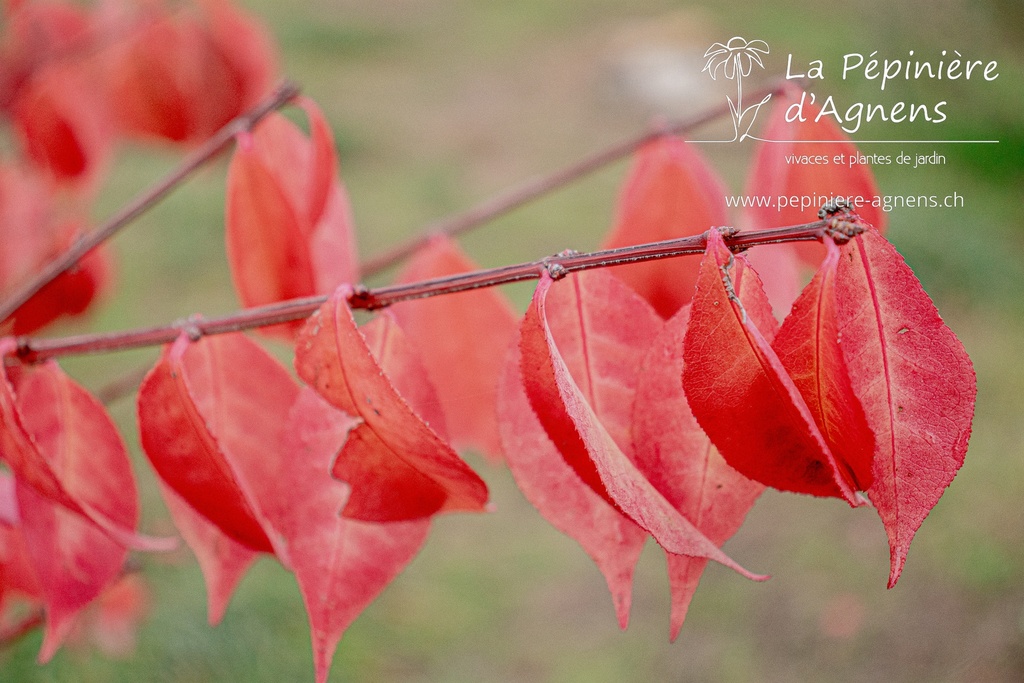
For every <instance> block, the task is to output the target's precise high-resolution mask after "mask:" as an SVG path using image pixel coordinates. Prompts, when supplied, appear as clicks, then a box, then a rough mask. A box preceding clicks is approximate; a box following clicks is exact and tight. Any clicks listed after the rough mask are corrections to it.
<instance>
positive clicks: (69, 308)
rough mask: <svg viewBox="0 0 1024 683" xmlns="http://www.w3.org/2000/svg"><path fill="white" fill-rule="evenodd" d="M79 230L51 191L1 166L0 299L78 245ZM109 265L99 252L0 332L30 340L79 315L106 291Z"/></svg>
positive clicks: (105, 255) (105, 254) (5, 323)
mask: <svg viewBox="0 0 1024 683" xmlns="http://www.w3.org/2000/svg"><path fill="white" fill-rule="evenodd" d="M79 231H80V226H79V225H78V223H77V222H75V221H68V220H63V219H62V217H61V216H60V215H59V214H58V206H57V203H56V201H55V198H54V195H53V190H52V188H51V187H49V186H48V185H47V183H45V182H44V181H43V180H42V179H41V178H40V177H39V176H38V175H37V174H36V173H33V172H32V171H31V170H29V169H17V168H12V167H2V166H0V241H2V243H3V244H4V248H3V249H2V250H0V298H2V297H4V296H7V295H8V294H9V293H10V292H12V291H14V290H15V289H16V288H18V287H20V286H22V285H23V284H25V282H27V281H28V280H29V279H30V278H31V277H33V276H34V275H36V273H37V272H38V271H39V269H41V268H42V267H43V266H44V265H46V263H48V262H49V261H50V260H51V259H52V258H54V257H55V256H57V255H58V254H59V253H61V252H63V251H64V250H65V249H66V248H67V247H68V246H69V245H70V244H71V243H72V242H73V241H74V240H75V239H77V237H78V235H79ZM112 271H113V264H112V261H111V259H110V256H109V251H108V250H107V248H106V247H100V248H98V249H96V250H94V251H92V252H91V253H90V254H88V255H87V256H86V257H85V258H83V259H82V261H81V262H79V264H78V265H76V266H75V267H73V268H71V269H69V270H68V271H67V272H65V273H62V274H61V275H60V276H58V277H57V278H56V279H54V280H53V281H52V282H51V283H50V284H48V285H47V286H46V287H44V288H43V289H42V290H40V291H39V292H38V293H37V294H36V295H35V296H33V297H32V298H31V299H29V300H28V301H26V302H25V303H24V304H23V305H22V306H21V307H19V308H18V310H16V311H15V312H14V313H13V314H12V315H11V316H10V317H9V318H8V319H7V320H5V321H3V323H2V324H0V328H2V329H4V330H5V331H6V332H7V333H9V334H17V335H21V334H29V333H32V332H35V331H36V330H38V329H40V328H42V327H44V326H46V325H48V324H49V323H51V322H53V321H54V320H56V319H58V318H60V317H61V316H64V315H72V316H73V315H80V314H82V313H84V312H85V311H86V310H87V309H88V307H89V306H90V305H91V304H92V303H93V301H95V299H96V297H97V296H98V295H99V294H100V293H101V292H102V291H103V290H104V289H106V288H107V286H108V285H109V282H110V280H112Z"/></svg>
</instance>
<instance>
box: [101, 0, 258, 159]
mask: <svg viewBox="0 0 1024 683" xmlns="http://www.w3.org/2000/svg"><path fill="white" fill-rule="evenodd" d="M133 24H134V25H133ZM122 30H123V31H124V32H125V33H127V34H128V35H129V38H128V39H127V40H125V41H123V43H121V44H118V45H115V46H114V47H113V49H110V50H107V51H106V52H107V54H108V57H107V58H108V64H107V67H106V71H107V77H108V79H109V81H110V84H111V85H110V91H111V92H110V99H111V101H112V103H113V105H114V109H115V112H116V115H117V116H116V118H117V120H118V123H119V125H120V126H121V128H122V129H123V130H124V131H125V132H126V133H129V134H135V135H138V136H142V137H157V138H163V139H165V140H170V141H173V142H185V143H193V142H199V141H201V140H204V139H206V138H208V137H209V136H210V135H211V134H213V133H214V132H215V131H217V130H218V129H219V128H220V127H222V126H223V125H224V124H226V123H227V122H228V121H230V120H231V119H232V118H234V117H235V116H238V115H239V114H241V113H242V112H243V111H245V110H246V109H247V108H249V107H251V106H252V105H253V104H255V103H256V101H257V100H258V98H259V97H260V96H261V95H262V94H263V93H265V92H266V91H267V90H268V89H269V87H270V82H271V78H272V76H273V74H274V72H275V71H276V66H275V62H276V58H275V56H274V54H273V50H272V49H271V45H270V41H269V40H268V39H267V37H266V34H265V32H264V31H263V29H262V28H261V27H260V26H259V25H258V24H257V23H256V22H255V21H254V20H253V19H251V18H250V17H248V16H246V15H245V14H243V13H241V12H239V11H238V10H237V9H235V8H234V7H232V6H231V5H230V4H229V3H227V2H219V1H218V2H214V1H212V0H208V1H206V2H202V3H200V8H199V10H198V11H191V12H189V11H185V12H175V13H174V14H173V15H172V14H171V13H170V12H168V11H167V9H166V8H164V7H160V6H155V7H154V6H150V7H147V8H144V11H143V12H142V13H141V16H139V17H135V18H131V19H126V20H125V23H124V26H123V28H122Z"/></svg>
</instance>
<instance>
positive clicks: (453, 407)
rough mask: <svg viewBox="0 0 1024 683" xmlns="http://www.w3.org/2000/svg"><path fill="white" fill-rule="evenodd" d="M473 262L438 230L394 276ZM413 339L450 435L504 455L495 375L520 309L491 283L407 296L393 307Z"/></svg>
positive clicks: (469, 266) (410, 277) (462, 268)
mask: <svg viewBox="0 0 1024 683" xmlns="http://www.w3.org/2000/svg"><path fill="white" fill-rule="evenodd" d="M475 269H476V264H474V263H473V262H472V261H470V260H469V258H468V257H467V256H466V255H465V254H464V253H463V252H462V250H461V249H459V247H458V245H457V244H455V242H453V241H452V240H451V239H449V238H447V237H443V236H438V237H436V238H434V239H433V240H432V241H431V242H430V244H429V245H428V246H426V247H424V248H423V249H421V250H420V251H419V252H417V254H416V255H415V256H414V257H413V259H412V260H411V261H410V262H409V263H408V264H407V265H406V267H405V268H404V269H403V270H402V273H401V275H399V277H398V279H397V282H416V281H419V280H429V279H431V278H435V277H443V276H445V275H454V274H456V273H464V272H468V271H471V270H475ZM392 310H393V312H394V314H395V317H396V318H397V319H398V322H399V324H400V325H401V327H402V330H403V331H404V332H405V333H406V335H408V337H409V338H410V340H412V341H413V342H414V343H415V344H416V348H417V350H418V351H419V354H420V357H421V358H422V359H423V363H424V365H425V366H426V369H427V372H428V373H429V375H430V379H431V382H432V383H433V385H434V386H435V387H436V388H437V393H438V397H439V398H440V400H441V404H442V405H443V406H444V412H445V422H446V423H447V425H448V430H449V432H450V435H451V438H452V442H453V443H454V444H455V445H456V446H459V447H468V448H476V449H479V450H480V451H481V452H483V453H484V454H486V455H487V456H489V457H490V458H491V459H492V460H498V459H500V457H501V443H500V440H499V436H498V424H497V421H496V420H495V405H496V400H497V390H498V376H499V371H500V369H501V364H500V363H496V362H495V359H496V358H503V357H504V356H505V354H506V352H507V351H508V348H509V346H510V345H511V343H512V340H513V339H514V337H515V334H516V325H517V322H516V315H515V313H513V311H512V307H511V306H510V305H509V303H508V300H507V299H505V298H504V297H503V296H502V295H501V294H499V293H498V292H497V291H495V290H494V289H478V290H473V291H468V292H460V293H458V294H453V295H450V296H436V297H432V298H429V299H421V300H417V301H408V302H404V303H400V304H397V305H396V306H393V307H392Z"/></svg>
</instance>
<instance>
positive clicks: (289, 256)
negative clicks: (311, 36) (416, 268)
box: [225, 100, 357, 338]
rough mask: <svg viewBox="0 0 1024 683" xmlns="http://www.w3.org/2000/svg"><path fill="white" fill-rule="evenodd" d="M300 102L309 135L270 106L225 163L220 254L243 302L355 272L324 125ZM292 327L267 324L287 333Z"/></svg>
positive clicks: (322, 285) (345, 208)
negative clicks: (223, 245) (223, 242)
mask: <svg viewBox="0 0 1024 683" xmlns="http://www.w3.org/2000/svg"><path fill="white" fill-rule="evenodd" d="M301 103H302V105H303V108H304V109H305V110H306V113H307V115H308V117H309V120H310V129H311V132H312V137H311V138H307V137H306V136H305V135H304V134H303V133H302V132H301V131H300V130H299V129H298V128H297V127H296V126H295V125H294V124H293V123H291V122H290V121H288V120H287V119H285V118H284V117H283V116H280V115H277V114H273V115H271V116H268V117H267V118H266V119H265V120H264V121H262V122H261V123H260V125H259V126H257V128H256V130H255V132H254V133H253V134H252V135H251V136H243V137H242V138H241V139H240V142H239V145H238V148H237V150H236V152H235V155H234V157H233V158H232V161H231V166H230V167H229V169H228V188H227V205H226V217H225V221H226V233H225V234H226V238H227V251H228V260H229V263H230V265H231V273H232V279H233V280H234V283H235V289H236V290H237V291H238V294H239V298H240V299H241V300H242V303H243V304H245V305H246V306H259V305H264V304H269V303H275V302H277V301H283V300H285V299H291V298H295V297H302V296H311V295H313V294H323V293H326V292H329V291H332V290H333V289H334V288H335V287H337V286H338V285H339V284H341V283H342V282H353V281H354V280H355V279H356V270H357V266H356V264H355V247H354V243H353V238H352V228H351V224H352V220H351V216H350V210H349V205H348V199H347V197H346V195H345V191H344V188H343V187H342V186H341V183H340V182H339V181H338V179H337V171H336V169H335V153H334V141H333V138H332V137H331V133H330V128H329V127H328V126H327V123H326V121H325V120H324V119H323V115H322V114H321V113H320V111H319V109H317V108H316V106H315V105H314V104H313V103H312V102H310V101H308V100H302V101H301ZM299 327H301V323H294V324H291V325H288V326H286V327H277V328H272V329H273V330H276V334H279V335H284V336H287V337H288V338H291V336H292V335H293V334H294V332H295V331H297V330H298V328H299Z"/></svg>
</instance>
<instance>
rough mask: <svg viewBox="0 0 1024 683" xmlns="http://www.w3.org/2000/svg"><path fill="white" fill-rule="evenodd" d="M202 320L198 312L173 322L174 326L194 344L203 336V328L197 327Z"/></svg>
mask: <svg viewBox="0 0 1024 683" xmlns="http://www.w3.org/2000/svg"><path fill="white" fill-rule="evenodd" d="M202 321H203V316H201V315H200V314H198V313H194V314H192V315H190V316H189V317H187V318H185V319H183V320H179V321H178V322H176V323H175V324H174V326H175V327H177V328H179V329H180V330H181V331H182V332H184V333H185V335H186V336H187V337H188V340H189V341H190V342H192V343H193V344H195V343H196V342H197V341H199V340H200V339H202V338H203V330H202V328H201V327H199V324H200V323H201V322H202Z"/></svg>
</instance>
